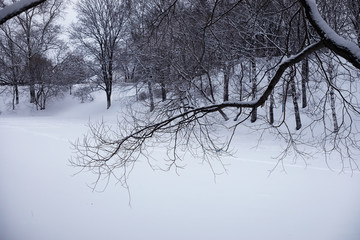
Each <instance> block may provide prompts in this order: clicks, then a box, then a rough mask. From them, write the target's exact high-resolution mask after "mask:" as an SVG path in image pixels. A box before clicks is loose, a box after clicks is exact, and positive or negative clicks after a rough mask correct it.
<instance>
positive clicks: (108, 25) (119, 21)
mask: <svg viewBox="0 0 360 240" xmlns="http://www.w3.org/2000/svg"><path fill="white" fill-rule="evenodd" d="M130 9H131V3H130V1H127V0H124V1H117V0H104V1H102V0H90V1H87V0H80V1H79V2H78V3H77V5H76V11H77V14H78V21H77V23H76V24H74V25H73V26H72V31H71V36H72V38H73V39H74V40H76V42H77V43H78V45H79V46H80V47H82V48H84V49H85V52H84V53H86V54H88V55H89V56H90V57H91V58H93V59H94V61H95V63H96V64H97V65H98V66H99V68H98V69H97V70H96V72H97V74H98V76H99V77H100V78H101V82H102V85H101V88H102V89H103V90H104V91H105V93H106V100H107V108H108V109H109V108H110V106H111V94H112V87H113V80H114V79H113V78H114V55H115V51H116V49H117V48H118V47H119V44H120V41H121V39H122V37H123V36H122V34H123V33H124V29H125V24H126V21H127V19H128V15H129V12H130Z"/></svg>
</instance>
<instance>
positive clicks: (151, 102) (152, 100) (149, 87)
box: [148, 81, 155, 112]
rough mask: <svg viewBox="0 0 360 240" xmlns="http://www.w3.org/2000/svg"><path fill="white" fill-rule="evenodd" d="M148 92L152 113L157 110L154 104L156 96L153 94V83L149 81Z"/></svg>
mask: <svg viewBox="0 0 360 240" xmlns="http://www.w3.org/2000/svg"><path fill="white" fill-rule="evenodd" d="M148 90H149V100H150V112H152V111H154V109H155V104H154V94H153V89H152V83H151V81H148Z"/></svg>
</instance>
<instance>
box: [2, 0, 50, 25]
mask: <svg viewBox="0 0 360 240" xmlns="http://www.w3.org/2000/svg"><path fill="white" fill-rule="evenodd" d="M45 1H46V0H21V1H18V2H15V3H13V4H11V5H9V6H6V7H4V8H3V9H1V10H0V25H1V24H3V23H5V22H6V21H7V20H9V19H11V18H13V17H15V16H17V15H19V14H20V13H22V12H25V11H26V10H28V9H30V8H32V7H35V6H37V5H39V4H41V3H43V2H45Z"/></svg>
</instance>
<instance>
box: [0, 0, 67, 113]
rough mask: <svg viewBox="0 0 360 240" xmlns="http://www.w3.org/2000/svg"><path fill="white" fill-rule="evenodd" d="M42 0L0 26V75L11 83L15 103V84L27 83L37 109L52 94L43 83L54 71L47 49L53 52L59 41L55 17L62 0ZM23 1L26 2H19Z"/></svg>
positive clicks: (58, 13) (49, 78)
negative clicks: (37, 4)
mask: <svg viewBox="0 0 360 240" xmlns="http://www.w3.org/2000/svg"><path fill="white" fill-rule="evenodd" d="M21 2H23V4H24V1H20V2H16V3H14V4H13V5H14V6H17V5H19V4H20V3H21ZM31 2H33V3H35V2H38V3H39V2H40V1H31ZM42 2H43V3H42V4H40V5H39V6H36V7H33V8H31V9H29V10H26V11H24V12H23V13H21V14H19V15H17V16H15V17H13V19H11V20H9V21H7V22H6V23H4V24H3V25H2V26H1V27H0V34H1V39H0V50H1V55H0V58H1V59H2V61H1V66H2V69H3V72H2V73H3V75H2V78H3V79H7V80H3V81H6V82H7V84H9V85H11V86H13V88H14V99H15V102H14V103H15V104H18V103H19V94H18V86H19V85H23V86H28V87H29V93H30V102H31V103H34V104H35V105H36V107H37V108H39V109H41V110H42V109H44V108H45V103H46V98H47V97H48V96H49V95H55V94H54V93H52V94H50V92H49V91H48V90H49V89H47V90H45V88H44V87H45V85H44V84H45V83H46V84H47V86H49V85H48V84H49V83H50V82H54V79H53V78H54V76H55V75H54V74H53V71H52V70H51V68H52V67H53V65H54V63H53V62H51V60H50V55H49V54H50V52H51V53H52V54H54V52H55V51H56V49H59V48H61V47H62V45H63V44H62V43H61V41H60V40H59V38H58V37H59V35H60V33H61V31H60V25H59V24H58V23H56V21H57V20H58V18H59V17H60V15H61V13H62V10H63V8H64V1H63V0H48V1H46V2H45V1H42ZM13 5H11V6H13ZM26 5H27V3H26V4H25V5H21V6H26ZM32 6H35V5H32ZM9 7H10V6H9ZM4 9H6V7H5V8H4ZM9 71H11V75H9ZM6 72H7V73H6ZM52 85H54V84H52ZM56 85H59V83H57V84H56ZM53 90H54V89H53ZM15 104H13V108H15Z"/></svg>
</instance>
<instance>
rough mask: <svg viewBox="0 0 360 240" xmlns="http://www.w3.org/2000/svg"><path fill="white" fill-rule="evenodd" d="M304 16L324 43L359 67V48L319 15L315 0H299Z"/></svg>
mask: <svg viewBox="0 0 360 240" xmlns="http://www.w3.org/2000/svg"><path fill="white" fill-rule="evenodd" d="M300 2H301V4H302V5H303V7H304V8H305V13H306V17H307V18H308V20H309V22H310V24H311V25H312V26H313V27H314V29H315V30H316V32H317V33H318V34H319V36H320V37H321V39H322V41H323V42H324V45H325V46H326V47H328V48H329V49H330V50H332V51H334V52H335V53H336V54H338V55H339V56H341V57H343V58H344V59H346V60H348V61H349V62H350V63H351V64H352V65H354V66H355V67H356V68H358V69H360V48H359V47H358V46H357V45H356V44H355V43H353V42H351V41H349V40H346V39H345V38H343V37H341V36H340V35H339V34H337V33H336V32H335V31H334V30H333V29H332V28H331V27H330V26H329V25H328V24H327V23H326V22H325V20H324V19H323V18H322V17H321V15H320V12H319V10H318V8H317V5H316V2H315V0H300Z"/></svg>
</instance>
